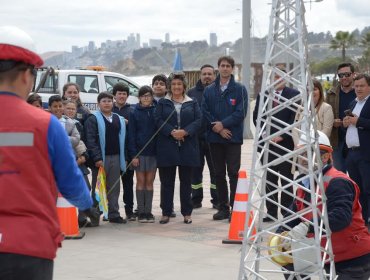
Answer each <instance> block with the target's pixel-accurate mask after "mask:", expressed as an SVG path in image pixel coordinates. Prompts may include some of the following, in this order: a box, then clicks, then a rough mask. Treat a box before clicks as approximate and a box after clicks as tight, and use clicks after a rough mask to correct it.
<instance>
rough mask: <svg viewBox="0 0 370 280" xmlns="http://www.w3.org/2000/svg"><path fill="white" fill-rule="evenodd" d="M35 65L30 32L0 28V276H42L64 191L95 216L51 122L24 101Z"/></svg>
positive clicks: (46, 273) (54, 243) (43, 279)
mask: <svg viewBox="0 0 370 280" xmlns="http://www.w3.org/2000/svg"><path fill="white" fill-rule="evenodd" d="M42 64H43V61H42V59H41V58H40V56H39V55H38V54H37V53H36V52H35V47H34V43H33V41H32V39H31V38H30V37H29V36H28V35H27V34H26V33H25V32H23V31H22V30H20V29H18V28H16V27H9V26H4V27H0V120H1V122H0V279H2V280H8V279H9V280H10V279H17V280H23V279H27V280H30V279H31V280H33V279H34V280H36V279H37V280H49V279H52V278H53V259H54V258H55V255H56V250H57V248H58V247H60V243H61V241H62V234H61V232H60V228H59V222H58V216H57V211H56V198H57V192H58V191H59V192H60V193H61V194H62V195H63V197H64V198H66V199H67V200H68V201H69V202H71V203H72V204H74V205H76V206H77V207H78V208H79V209H81V210H82V211H85V212H86V213H87V214H88V215H89V216H90V217H91V218H94V219H95V222H96V220H98V217H99V213H97V211H96V210H95V209H90V207H91V206H92V201H91V197H90V195H89V190H88V188H87V186H86V183H85V181H84V179H83V176H82V174H81V172H80V171H79V169H78V167H77V164H76V160H75V157H74V155H73V152H72V148H71V144H70V142H69V140H68V138H67V135H66V133H65V131H64V129H63V127H62V126H61V125H60V123H59V121H58V120H57V119H56V118H55V117H54V116H53V115H51V114H49V113H47V112H45V111H43V110H41V109H39V108H36V107H33V106H31V105H29V104H27V103H26V101H25V100H26V98H27V96H28V94H29V92H30V91H31V90H32V87H33V83H34V80H35V69H34V67H37V66H41V65H42Z"/></svg>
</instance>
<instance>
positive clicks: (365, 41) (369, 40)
mask: <svg viewBox="0 0 370 280" xmlns="http://www.w3.org/2000/svg"><path fill="white" fill-rule="evenodd" d="M360 45H361V47H363V48H365V49H368V48H370V32H367V33H366V34H365V35H363V36H362V38H361V44H360Z"/></svg>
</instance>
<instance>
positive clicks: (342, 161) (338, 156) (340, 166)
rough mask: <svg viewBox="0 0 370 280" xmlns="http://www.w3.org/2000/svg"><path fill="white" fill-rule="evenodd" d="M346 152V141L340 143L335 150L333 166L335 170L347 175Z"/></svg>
mask: <svg viewBox="0 0 370 280" xmlns="http://www.w3.org/2000/svg"><path fill="white" fill-rule="evenodd" d="M345 155H346V151H345V142H344V139H342V140H339V141H338V146H337V147H335V148H334V149H333V165H334V167H335V169H337V170H339V171H342V172H343V173H347V164H346V156H345Z"/></svg>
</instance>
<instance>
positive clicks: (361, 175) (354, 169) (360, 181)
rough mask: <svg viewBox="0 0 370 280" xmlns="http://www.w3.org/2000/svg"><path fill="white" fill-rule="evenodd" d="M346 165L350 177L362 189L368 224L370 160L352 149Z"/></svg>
mask: <svg viewBox="0 0 370 280" xmlns="http://www.w3.org/2000/svg"><path fill="white" fill-rule="evenodd" d="M346 163H347V169H348V174H349V177H351V179H352V180H353V181H355V182H356V183H357V185H358V186H359V188H360V203H361V206H362V216H363V218H364V220H365V221H366V222H368V221H369V218H370V212H369V211H370V209H369V206H370V159H368V158H366V156H364V155H363V153H362V152H361V149H359V150H355V151H352V150H351V149H350V150H349V151H348V156H347V161H346Z"/></svg>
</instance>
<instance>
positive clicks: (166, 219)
mask: <svg viewBox="0 0 370 280" xmlns="http://www.w3.org/2000/svg"><path fill="white" fill-rule="evenodd" d="M169 221H170V217H168V216H162V218H161V219H160V221H159V223H160V224H162V225H163V224H167V223H168V222H169Z"/></svg>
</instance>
